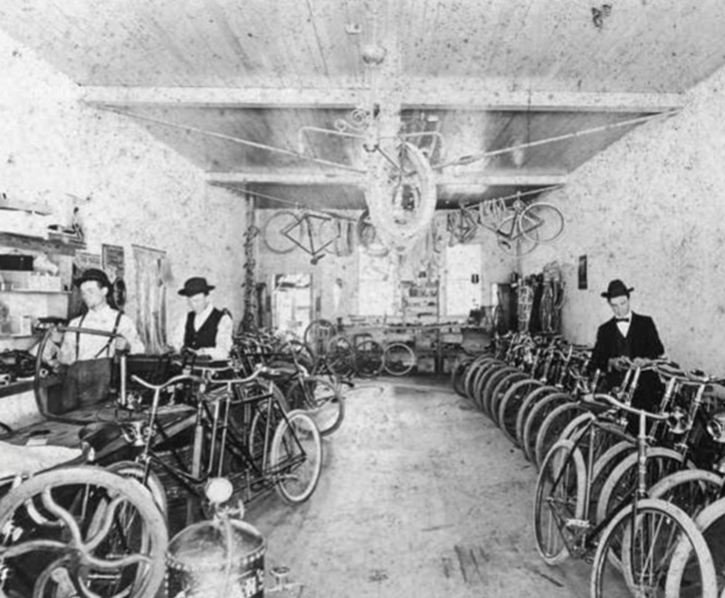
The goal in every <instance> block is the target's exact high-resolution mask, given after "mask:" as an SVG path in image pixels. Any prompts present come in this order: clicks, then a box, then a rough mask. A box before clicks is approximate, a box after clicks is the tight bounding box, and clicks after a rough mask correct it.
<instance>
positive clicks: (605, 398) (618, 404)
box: [592, 394, 672, 421]
mask: <svg viewBox="0 0 725 598" xmlns="http://www.w3.org/2000/svg"><path fill="white" fill-rule="evenodd" d="M592 398H593V399H594V400H603V401H606V402H607V403H609V404H610V405H611V406H612V407H616V408H617V409H621V410H622V411H626V412H627V413H632V414H633V415H639V416H642V415H644V416H645V417H649V418H650V419H654V420H657V421H665V420H668V419H670V418H671V417H672V414H671V413H652V412H651V411H647V410H646V409H637V408H636V407H632V406H630V405H627V404H626V403H623V402H622V401H620V400H618V399H615V398H614V397H613V396H612V395H608V394H595V395H593V396H592Z"/></svg>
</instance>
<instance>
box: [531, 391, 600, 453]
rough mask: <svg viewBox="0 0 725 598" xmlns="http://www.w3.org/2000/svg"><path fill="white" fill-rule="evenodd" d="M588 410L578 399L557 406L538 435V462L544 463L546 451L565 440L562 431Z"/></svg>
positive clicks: (535, 451)
mask: <svg viewBox="0 0 725 598" xmlns="http://www.w3.org/2000/svg"><path fill="white" fill-rule="evenodd" d="M586 412H587V410H586V409H585V408H584V407H582V406H581V405H580V404H579V402H578V401H574V400H572V401H571V402H569V403H563V404H561V405H559V406H557V407H555V408H554V409H553V410H552V411H551V413H549V415H547V416H546V418H544V421H543V422H541V428H539V433H538V434H537V436H536V444H535V446H534V455H535V458H536V462H537V463H543V462H544V457H546V453H548V452H549V449H550V448H551V447H552V446H554V445H555V444H556V443H557V442H558V441H559V440H563V437H562V432H563V431H564V430H565V429H566V427H567V425H568V424H569V423H571V421H572V420H573V419H574V418H576V417H577V416H579V415H582V414H583V413H586Z"/></svg>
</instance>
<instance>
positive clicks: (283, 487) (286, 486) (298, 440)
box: [270, 410, 322, 504]
mask: <svg viewBox="0 0 725 598" xmlns="http://www.w3.org/2000/svg"><path fill="white" fill-rule="evenodd" d="M303 443H304V446H303ZM321 471H322V440H321V438H320V431H319V430H318V429H317V425H316V424H315V422H314V421H313V419H312V418H311V417H310V416H309V415H308V414H306V413H304V412H302V411H296V410H295V411H291V412H290V413H289V414H288V415H287V419H283V420H282V421H280V422H279V425H278V426H277V429H276V430H275V432H274V437H273V439H272V448H271V451H270V472H271V473H272V475H274V476H275V478H276V483H275V489H276V491H277V493H278V494H279V496H280V497H281V498H282V499H283V500H284V501H285V502H288V503H290V504H299V503H302V502H304V501H306V500H308V499H309V498H310V496H312V493H313V492H314V491H315V488H317V483H318V482H319V481H320V473H321ZM303 474H304V475H303Z"/></svg>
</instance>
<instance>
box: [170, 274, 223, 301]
mask: <svg viewBox="0 0 725 598" xmlns="http://www.w3.org/2000/svg"><path fill="white" fill-rule="evenodd" d="M214 288H216V287H214V286H212V285H210V284H209V283H207V282H206V278H201V277H200V276H196V277H194V278H190V279H189V280H187V281H186V282H185V283H184V288H183V289H181V290H180V291H179V295H183V296H184V297H193V296H194V295H198V294H199V293H208V292H209V291H211V290H212V289H214Z"/></svg>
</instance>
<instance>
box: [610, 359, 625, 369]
mask: <svg viewBox="0 0 725 598" xmlns="http://www.w3.org/2000/svg"><path fill="white" fill-rule="evenodd" d="M607 365H608V367H609V370H610V371H611V370H613V369H614V370H618V369H621V368H622V367H624V360H623V359H622V358H621V357H610V358H609V360H608V361H607Z"/></svg>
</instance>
